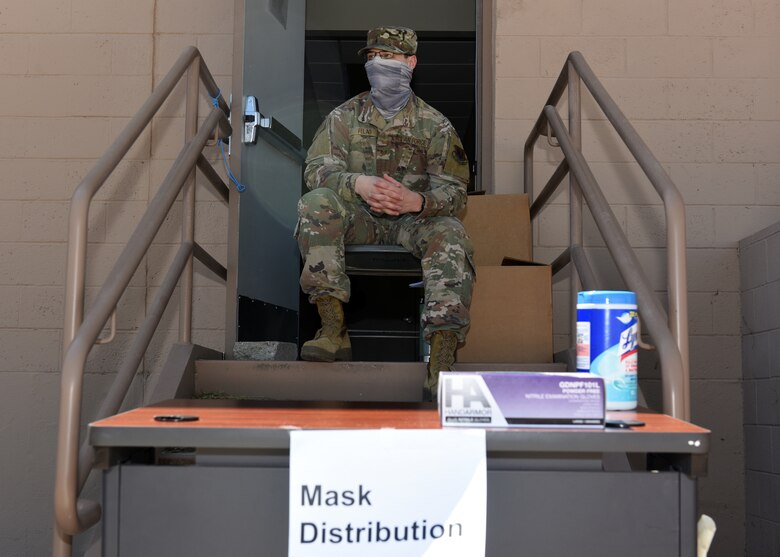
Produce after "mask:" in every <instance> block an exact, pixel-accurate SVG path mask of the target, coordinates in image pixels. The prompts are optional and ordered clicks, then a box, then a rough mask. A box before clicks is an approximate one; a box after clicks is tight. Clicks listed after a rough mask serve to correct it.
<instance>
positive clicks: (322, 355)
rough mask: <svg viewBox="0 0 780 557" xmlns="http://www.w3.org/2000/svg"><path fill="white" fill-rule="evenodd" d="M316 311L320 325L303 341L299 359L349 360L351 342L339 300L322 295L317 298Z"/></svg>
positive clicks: (313, 360) (350, 356) (320, 360)
mask: <svg viewBox="0 0 780 557" xmlns="http://www.w3.org/2000/svg"><path fill="white" fill-rule="evenodd" d="M317 312H318V313H319V314H320V320H321V322H322V327H321V328H320V330H318V331H317V334H316V335H314V339H313V340H310V341H308V342H305V343H304V344H303V346H302V347H301V359H302V360H307V361H309V362H332V361H334V360H351V359H352V344H350V342H349V335H348V334H347V327H346V325H345V324H344V308H343V306H342V305H341V301H340V300H337V299H336V298H334V297H333V296H324V297H322V298H320V299H318V300H317Z"/></svg>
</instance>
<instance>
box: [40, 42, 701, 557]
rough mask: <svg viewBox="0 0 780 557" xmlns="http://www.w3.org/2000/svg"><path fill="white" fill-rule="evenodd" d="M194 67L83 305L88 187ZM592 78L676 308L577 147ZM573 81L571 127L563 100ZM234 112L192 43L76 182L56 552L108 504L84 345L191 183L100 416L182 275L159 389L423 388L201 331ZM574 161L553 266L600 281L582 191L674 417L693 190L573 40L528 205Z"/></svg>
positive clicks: (589, 283)
mask: <svg viewBox="0 0 780 557" xmlns="http://www.w3.org/2000/svg"><path fill="white" fill-rule="evenodd" d="M185 75H186V84H187V87H186V95H187V101H186V104H187V112H186V116H185V119H186V138H185V144H184V146H183V148H182V150H181V152H180V154H179V156H178V157H177V159H176V161H175V162H174V164H173V166H172V168H171V170H170V172H169V174H168V176H167V177H166V178H165V180H164V182H163V184H162V186H161V187H160V189H159V193H158V194H157V195H156V196H155V198H154V199H153V200H152V201H151V202H150V204H149V207H148V209H147V212H146V214H145V215H144V217H143V218H142V220H141V222H140V223H139V225H138V227H137V228H136V230H135V231H134V232H133V234H132V236H131V237H130V239H129V240H128V242H127V245H126V247H125V249H124V251H123V252H122V254H121V255H120V257H119V258H118V261H117V263H116V265H115V266H114V268H113V270H112V271H111V273H110V275H109V277H108V279H107V280H106V282H105V284H104V285H103V287H102V288H101V289H100V293H99V294H98V296H97V298H96V300H95V302H94V303H93V304H92V306H91V308H90V310H89V312H88V313H86V315H85V314H84V311H83V307H84V293H85V269H86V251H87V218H88V212H89V206H90V201H91V200H92V198H93V196H94V195H95V193H96V192H97V191H98V190H99V189H100V187H101V186H102V185H103V183H104V182H105V180H106V178H107V177H108V176H109V174H110V173H111V171H112V170H113V169H114V168H116V166H117V164H118V163H119V162H120V161H121V159H122V157H123V156H125V154H126V153H127V152H128V150H129V149H130V147H131V146H132V144H133V142H134V141H135V140H136V139H137V138H138V137H139V135H140V134H141V132H142V131H143V129H144V128H145V127H146V126H147V125H148V124H149V123H150V121H151V119H152V117H153V116H154V114H155V113H156V112H157V111H158V110H159V108H160V107H161V106H162V104H163V103H164V102H165V100H166V99H167V98H168V97H169V96H170V95H171V93H172V91H173V90H174V88H175V86H176V84H177V83H178V82H179V81H180V80H181V79H182V77H184V76H185ZM581 83H584V84H585V85H586V87H587V89H588V90H590V92H591V93H592V94H593V96H594V98H595V99H596V101H597V103H598V104H599V106H601V107H602V110H604V112H605V114H606V116H607V118H608V119H609V120H610V122H612V124H613V125H614V126H615V129H616V130H617V131H618V133H619V134H620V136H621V137H622V138H623V139H624V141H625V142H626V144H627V145H628V147H629V149H630V150H631V152H632V153H633V154H634V156H635V157H636V160H637V161H638V162H639V165H640V166H641V167H642V168H643V169H644V171H645V172H646V174H647V175H648V177H649V178H650V181H651V182H652V183H653V185H654V186H655V187H656V189H657V190H658V192H659V195H660V196H661V198H662V199H663V202H664V207H665V208H666V211H667V238H668V247H667V251H668V273H669V279H668V282H669V315H668V317H667V314H666V311H665V310H664V309H663V307H662V306H661V304H660V302H659V301H658V298H657V296H656V295H655V294H654V293H653V292H652V291H651V290H650V288H649V286H648V283H647V280H646V279H645V278H644V273H643V272H642V271H641V267H640V265H639V263H638V261H637V259H636V256H635V255H634V253H633V251H632V249H631V247H630V246H629V244H628V242H627V240H626V238H625V236H624V235H623V233H622V230H620V227H619V226H618V224H617V221H616V219H615V217H614V215H613V214H612V212H611V210H610V208H609V205H608V204H607V202H606V200H605V199H604V196H603V194H602V193H601V191H600V189H599V187H598V184H597V183H596V180H595V179H594V177H593V174H592V172H591V171H590V169H589V167H588V165H587V162H586V161H585V159H584V157H583V156H582V153H581V151H580V141H581V116H580V84H581ZM200 84H203V86H204V88H205V91H206V92H207V93H208V95H209V97H211V98H212V99H214V107H213V108H212V109H211V110H210V111H209V113H208V115H206V118H205V120H203V121H202V123H201V124H200V125H198V123H199V121H200V119H199V116H198V96H199V86H200ZM567 88H568V112H569V125H568V129H567V128H566V126H565V125H564V124H563V121H562V120H561V118H560V115H559V113H558V110H557V108H556V105H557V104H558V103H559V101H560V100H561V99H562V97H563V93H564V91H565V90H566V89H567ZM228 115H229V107H228V105H227V103H226V102H225V101H224V99H222V97H221V96H220V94H219V90H218V88H217V86H216V83H215V82H214V79H213V78H212V76H211V73H210V72H209V70H208V68H207V67H206V66H205V64H204V63H203V60H202V58H201V56H200V54H199V52H198V51H197V49H195V48H194V47H190V48H188V49H186V50H185V51H184V53H183V54H182V55H181V57H180V58H179V60H178V61H177V62H176V64H175V65H174V67H173V68H172V69H171V71H170V72H169V73H168V74H167V76H166V77H165V78H164V79H163V81H162V82H161V83H160V85H159V86H158V87H157V89H156V90H155V91H154V93H153V94H152V95H151V97H150V98H149V99H148V100H147V101H146V102H145V103H144V105H143V106H142V108H141V109H140V110H139V112H138V113H137V114H136V116H135V117H134V118H133V119H132V120H131V121H130V123H129V124H128V125H127V127H126V128H125V130H124V131H123V132H122V133H121V134H120V136H119V138H118V139H117V140H116V141H115V142H114V144H112V145H111V147H109V149H108V151H107V152H106V153H105V155H104V156H103V157H102V158H101V159H100V160H99V161H98V163H97V164H96V165H95V167H94V168H93V170H92V171H91V172H90V173H89V175H88V176H87V177H86V178H85V179H84V181H83V182H82V184H81V185H80V186H79V187H78V188H77V190H76V192H75V193H74V196H73V200H72V204H71V217H70V229H69V244H68V246H69V247H68V263H67V291H66V303H65V308H66V310H65V314H66V321H65V327H64V334H63V370H62V389H61V399H60V421H59V435H58V450H57V463H56V466H57V472H56V484H55V518H56V520H55V536H54V541H53V544H54V545H53V548H54V551H53V554H54V555H55V556H57V557H62V556H67V555H70V554H71V544H72V536H75V535H76V534H78V533H80V532H83V531H84V530H86V529H87V528H89V527H91V526H93V525H94V524H96V523H97V522H98V521H99V520H100V516H101V511H100V506H99V505H98V504H97V503H96V502H93V501H87V500H84V499H81V498H80V494H81V492H82V489H83V488H84V485H85V483H86V481H87V478H88V476H89V474H90V472H91V470H92V469H93V466H94V465H95V462H94V460H95V459H94V453H93V451H92V449H91V447H90V446H89V445H88V444H87V443H81V444H80V439H79V428H80V427H81V424H82V423H83V421H84V420H83V419H82V415H81V401H82V388H83V377H84V367H85V362H86V359H87V356H88V355H89V353H90V350H91V349H92V347H93V346H94V345H95V344H96V342H98V337H99V335H100V333H101V330H102V329H103V327H104V325H105V324H106V322H107V321H109V320H111V316H112V315H113V314H114V313H115V307H116V305H117V302H118V301H119V299H120V298H121V296H122V295H123V293H124V291H125V289H126V287H127V285H128V284H129V282H130V279H131V277H132V276H133V273H134V272H135V270H136V269H137V268H138V266H139V264H140V262H141V261H142V260H143V258H144V256H145V255H146V253H147V250H148V249H149V247H150V245H151V243H152V241H153V239H154V235H155V234H156V232H157V230H158V229H159V228H160V226H161V224H162V223H163V221H164V219H165V217H166V215H167V214H168V211H169V210H170V208H171V206H172V205H173V203H174V201H175V200H176V198H177V196H178V195H179V194H180V193H182V197H183V201H184V207H185V211H184V213H185V217H184V219H183V231H182V241H181V245H180V248H179V251H178V253H177V256H176V258H175V260H174V262H173V264H172V265H171V267H170V269H169V270H168V273H167V275H166V277H165V279H164V282H163V285H162V287H161V288H160V289H159V291H158V292H157V294H156V296H155V298H154V301H153V302H152V304H151V307H150V309H149V311H148V312H147V314H148V315H147V317H146V320H145V321H144V323H143V324H142V325H141V327H140V328H139V330H138V331H137V333H136V336H135V338H134V340H133V341H132V344H131V346H130V348H129V350H128V351H127V358H126V360H125V362H124V363H123V364H122V366H121V368H120V370H119V371H118V373H117V376H116V380H115V382H114V384H113V385H112V386H111V388H110V391H109V392H108V393H107V394H106V395H105V398H104V401H103V404H102V406H101V408H100V410H99V412H98V413H97V415H96V416H90V417H89V421H92V420H94V419H99V418H103V417H105V416H109V415H111V414H114V413H116V412H117V411H118V409H119V408H120V406H121V404H122V402H123V401H124V399H125V397H126V395H127V392H128V388H129V386H130V383H131V381H132V379H133V377H134V376H135V374H136V371H137V369H138V366H139V363H140V362H141V361H142V358H143V356H144V354H145V353H146V351H147V348H148V346H149V344H150V342H151V340H152V338H153V336H154V334H155V329H156V327H157V325H158V324H159V322H160V320H161V318H162V315H163V312H164V310H165V307H166V305H167V303H168V301H169V300H170V298H171V296H172V294H173V292H174V288H175V287H176V285H177V282H178V283H179V284H180V290H181V295H182V299H181V308H180V316H181V319H180V324H179V327H180V329H179V344H176V345H175V346H173V347H172V349H171V352H170V355H169V357H168V361H167V363H166V365H165V366H164V369H163V371H162V373H161V375H160V377H159V379H158V381H157V384H156V387H155V389H154V392H153V394H152V397H151V398H152V401H155V400H161V399H164V398H171V397H178V398H188V397H196V396H204V395H209V394H212V395H213V394H216V395H218V396H225V397H229V398H256V399H287V400H324V399H327V400H333V401H399V402H401V401H419V400H420V399H421V386H422V384H423V377H424V375H425V365H424V364H423V363H415V362H409V363H391V362H375V363H366V362H363V363H343V364H338V365H337V364H315V363H308V362H279V361H274V362H238V361H225V360H223V359H222V354H220V353H218V352H215V351H212V350H207V349H203V348H202V347H198V346H195V345H193V344H192V340H191V329H192V300H193V298H192V280H193V279H192V277H193V275H192V259H193V257H195V258H197V259H199V260H200V261H201V262H203V263H204V264H205V265H206V266H207V268H209V269H211V270H212V271H213V272H214V273H215V274H216V275H217V276H219V277H221V278H222V279H223V280H225V279H226V277H227V276H228V274H229V273H230V272H232V271H231V270H229V269H225V268H224V267H223V266H222V265H221V264H219V263H218V262H217V261H216V260H215V259H214V258H213V257H212V256H210V255H209V254H208V253H206V251H205V250H204V249H203V248H201V247H200V246H199V245H198V244H197V242H196V241H195V239H194V237H193V236H194V206H195V188H194V172H195V168H198V169H199V170H200V171H201V172H202V173H203V174H204V176H206V177H207V178H208V182H209V183H210V184H211V185H212V186H213V187H214V189H215V191H216V192H217V193H218V195H219V196H220V197H221V198H222V199H223V200H225V201H226V202H227V201H228V200H229V197H230V195H231V194H230V190H229V189H228V188H227V186H226V185H225V184H224V183H223V181H222V180H221V179H220V178H219V177H218V175H217V173H216V171H215V170H214V169H213V168H212V167H211V165H210V164H209V163H208V162H207V161H206V159H205V158H204V156H203V154H202V151H203V149H204V146H206V144H207V142H208V141H210V140H212V139H213V138H215V137H216V138H217V139H220V138H222V139H224V138H228V137H230V136H231V135H232V128H231V126H230V123H229V120H228ZM541 137H550V138H555V140H556V141H557V142H558V145H559V146H560V148H561V150H562V152H563V155H564V160H563V162H561V164H560V165H559V167H558V169H557V170H556V172H555V173H554V175H553V177H552V178H551V179H550V181H549V182H548V184H547V185H546V186H545V187H544V188H543V189H542V190H541V191H540V192H539V193H538V194H536V197H535V199H534V183H533V151H534V144H535V142H536V141H537V140H538V139H539V138H541ZM567 174H570V175H571V182H570V186H569V188H570V200H571V205H570V245H569V247H568V248H567V249H566V250H565V251H564V252H563V253H562V254H561V255H560V257H558V258H557V259H556V261H555V262H554V263H553V273H555V272H558V271H560V270H561V269H563V268H564V267H565V266H566V265H567V264H568V263H573V267H574V268H575V269H576V271H577V272H576V273H572V283H571V291H572V296H573V297H574V296H576V292H577V290H578V289H579V287H580V281H581V283H582V286H584V287H585V288H587V289H595V288H598V286H599V285H598V284H596V283H595V279H594V274H593V272H592V270H591V268H590V265H589V263H588V259H587V252H586V250H585V249H584V248H583V247H582V246H583V241H582V211H583V206H584V203H583V201H585V202H587V206H588V207H589V208H590V210H591V212H592V214H593V217H594V220H595V221H596V224H597V226H598V228H599V230H600V231H601V233H602V235H603V236H604V239H605V242H606V244H607V248H608V249H609V251H610V253H611V254H612V256H613V258H614V259H615V262H616V265H617V267H618V269H619V270H620V272H621V275H622V276H623V278H624V280H625V282H626V285H627V286H628V287H629V288H630V289H632V290H634V291H636V292H637V294H638V298H639V305H640V308H642V310H641V311H642V317H643V320H644V323H645V326H646V329H645V330H646V332H648V333H649V334H650V336H651V337H652V339H653V341H654V343H655V344H656V345H657V347H658V350H659V357H660V361H661V366H662V373H663V393H664V403H663V411H664V412H665V413H667V414H670V415H672V416H674V417H678V418H682V419H687V418H688V417H689V412H690V410H689V402H688V399H689V395H688V364H687V360H688V349H687V290H686V270H685V219H684V208H683V206H682V198H681V197H680V195H679V193H678V192H677V190H676V188H675V187H674V185H673V184H672V183H671V181H670V180H669V178H668V176H666V174H665V172H664V171H663V169H662V168H661V166H660V164H659V163H658V161H657V160H656V159H655V158H654V157H653V155H652V153H650V151H649V149H648V148H647V146H646V145H645V144H644V143H643V142H642V140H641V138H639V136H638V135H637V134H636V131H635V130H634V129H633V127H632V126H631V124H630V123H629V122H628V120H627V119H626V118H625V116H623V114H622V113H621V112H620V110H619V109H618V107H617V105H615V103H614V101H613V100H612V99H611V97H609V95H608V94H607V92H606V91H605V90H604V88H603V87H602V86H601V84H600V83H599V81H598V79H597V78H596V77H595V75H594V74H593V73H592V71H591V70H590V68H589V67H588V65H587V63H586V62H585V60H584V58H583V57H582V55H580V54H579V53H572V54H571V55H570V56H569V58H568V60H567V62H566V65H565V66H564V69H563V71H562V72H561V75H560V77H559V79H558V81H557V82H556V85H555V87H554V88H553V91H552V93H551V95H550V97H549V100H548V102H547V104H546V106H545V108H544V110H543V112H542V114H541V115H540V117H539V119H538V120H537V122H536V124H535V126H534V128H533V130H532V132H531V135H530V136H529V138H528V141H527V142H526V148H525V191H526V193H528V194H529V195H530V197H531V199H532V200H533V201H534V202H533V205H532V207H531V217H532V218H535V217H537V216H538V215H539V214H540V211H541V210H543V207H544V205H545V203H546V202H547V201H548V200H549V199H550V197H551V195H552V193H553V192H554V190H555V189H556V188H557V187H558V186H559V184H560V183H561V182H562V180H563V178H564V177H565V176H566V175H567ZM572 307H573V305H572ZM101 342H102V341H101ZM458 368H459V369H463V370H467V369H476V368H479V369H481V370H487V369H495V370H506V369H513V370H523V369H533V370H537V371H539V370H550V371H552V370H557V371H559V370H561V369H565V368H566V364H532V365H517V364H468V365H467V364H460V365H459V366H458ZM79 447H80V448H79Z"/></svg>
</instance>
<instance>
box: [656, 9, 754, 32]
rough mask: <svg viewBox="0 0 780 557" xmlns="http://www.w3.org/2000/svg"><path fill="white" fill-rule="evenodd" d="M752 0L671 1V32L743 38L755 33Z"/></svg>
mask: <svg viewBox="0 0 780 557" xmlns="http://www.w3.org/2000/svg"><path fill="white" fill-rule="evenodd" d="M753 4H754V2H752V1H751V0H675V1H673V2H669V33H670V34H672V35H684V36H705V37H710V36H718V37H729V36H735V35H736V36H742V35H750V34H752V33H753V31H754V22H755V17H754V8H753Z"/></svg>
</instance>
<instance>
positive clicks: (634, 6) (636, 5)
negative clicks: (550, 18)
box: [582, 0, 668, 36]
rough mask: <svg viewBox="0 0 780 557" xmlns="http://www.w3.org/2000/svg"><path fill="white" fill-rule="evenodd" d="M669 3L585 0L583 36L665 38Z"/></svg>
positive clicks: (583, 7) (641, 0) (583, 4)
mask: <svg viewBox="0 0 780 557" xmlns="http://www.w3.org/2000/svg"><path fill="white" fill-rule="evenodd" d="M666 4H667V2H666V0H628V1H624V0H583V2H582V33H583V35H622V36H637V35H664V34H666V32H667V30H668V25H667V5H666ZM618 29H619V30H620V31H619V32H616V31H617V30H618Z"/></svg>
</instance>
